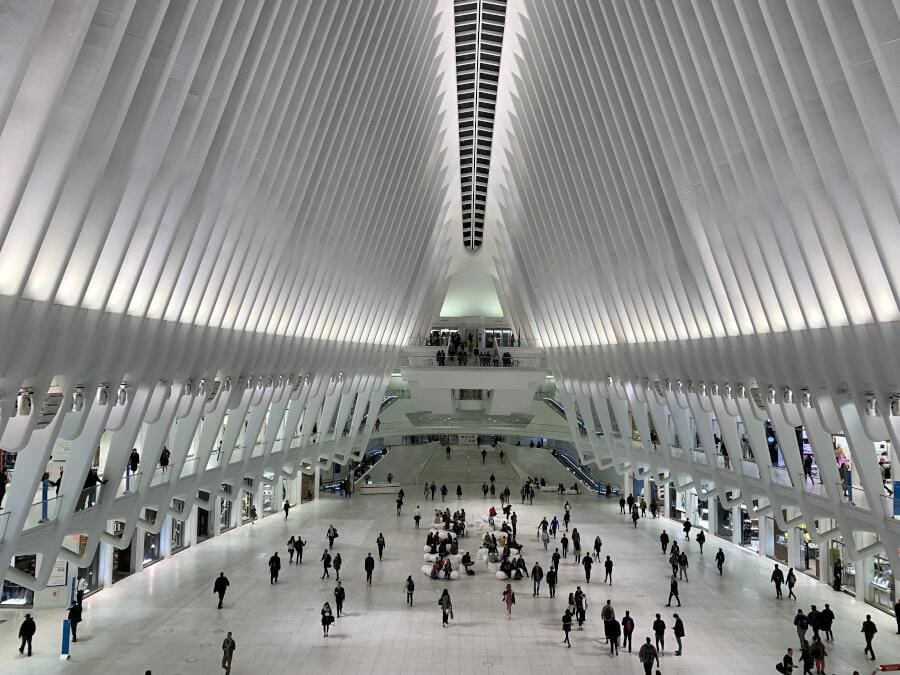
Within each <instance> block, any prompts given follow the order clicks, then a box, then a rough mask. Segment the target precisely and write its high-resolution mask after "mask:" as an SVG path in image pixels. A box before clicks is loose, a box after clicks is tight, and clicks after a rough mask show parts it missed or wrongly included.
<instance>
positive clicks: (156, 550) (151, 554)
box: [141, 509, 163, 567]
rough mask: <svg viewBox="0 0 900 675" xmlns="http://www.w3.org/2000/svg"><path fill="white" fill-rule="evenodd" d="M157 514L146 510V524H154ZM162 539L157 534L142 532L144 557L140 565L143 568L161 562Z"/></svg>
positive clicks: (151, 510)
mask: <svg viewBox="0 0 900 675" xmlns="http://www.w3.org/2000/svg"><path fill="white" fill-rule="evenodd" d="M157 515H158V514H157V513H156V511H154V510H153V509H146V519H147V522H148V523H156V518H157ZM161 540H162V537H161V536H160V533H159V532H144V555H143V558H142V559H141V564H142V565H143V566H144V567H147V566H148V565H152V564H153V563H155V562H157V561H159V560H162V558H163V551H162V546H161V545H160V543H161Z"/></svg>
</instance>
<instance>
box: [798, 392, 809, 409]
mask: <svg viewBox="0 0 900 675" xmlns="http://www.w3.org/2000/svg"><path fill="white" fill-rule="evenodd" d="M800 405H801V406H803V407H804V408H812V394H811V393H810V391H809V389H806V388H803V389H801V390H800Z"/></svg>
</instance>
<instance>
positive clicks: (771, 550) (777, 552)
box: [765, 516, 788, 565]
mask: <svg viewBox="0 0 900 675" xmlns="http://www.w3.org/2000/svg"><path fill="white" fill-rule="evenodd" d="M765 523H766V556H767V557H769V558H771V559H772V560H777V561H778V562H780V563H782V564H784V565H787V564H788V536H787V532H785V531H784V530H782V529H781V528H780V527H779V526H778V522H777V521H776V520H775V519H774V518H773V517H772V516H766V520H765Z"/></svg>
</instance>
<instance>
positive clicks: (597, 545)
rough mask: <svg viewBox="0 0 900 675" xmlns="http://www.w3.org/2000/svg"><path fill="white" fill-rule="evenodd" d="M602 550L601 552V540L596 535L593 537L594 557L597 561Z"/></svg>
mask: <svg viewBox="0 0 900 675" xmlns="http://www.w3.org/2000/svg"><path fill="white" fill-rule="evenodd" d="M602 550H603V540H602V539H601V538H600V536H599V535H597V536H596V537H594V557H595V558H597V559H598V560H599V558H600V551H602Z"/></svg>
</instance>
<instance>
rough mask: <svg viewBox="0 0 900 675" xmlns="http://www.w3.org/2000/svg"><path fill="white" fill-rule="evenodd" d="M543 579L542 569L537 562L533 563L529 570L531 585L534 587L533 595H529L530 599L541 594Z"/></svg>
mask: <svg viewBox="0 0 900 675" xmlns="http://www.w3.org/2000/svg"><path fill="white" fill-rule="evenodd" d="M543 578H544V569H543V568H542V567H541V564H540V563H539V562H536V563H534V567H532V568H531V583H532V584H533V585H534V593H532V594H531V595H532V597H535V596H538V595H540V594H541V581H542V580H543Z"/></svg>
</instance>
